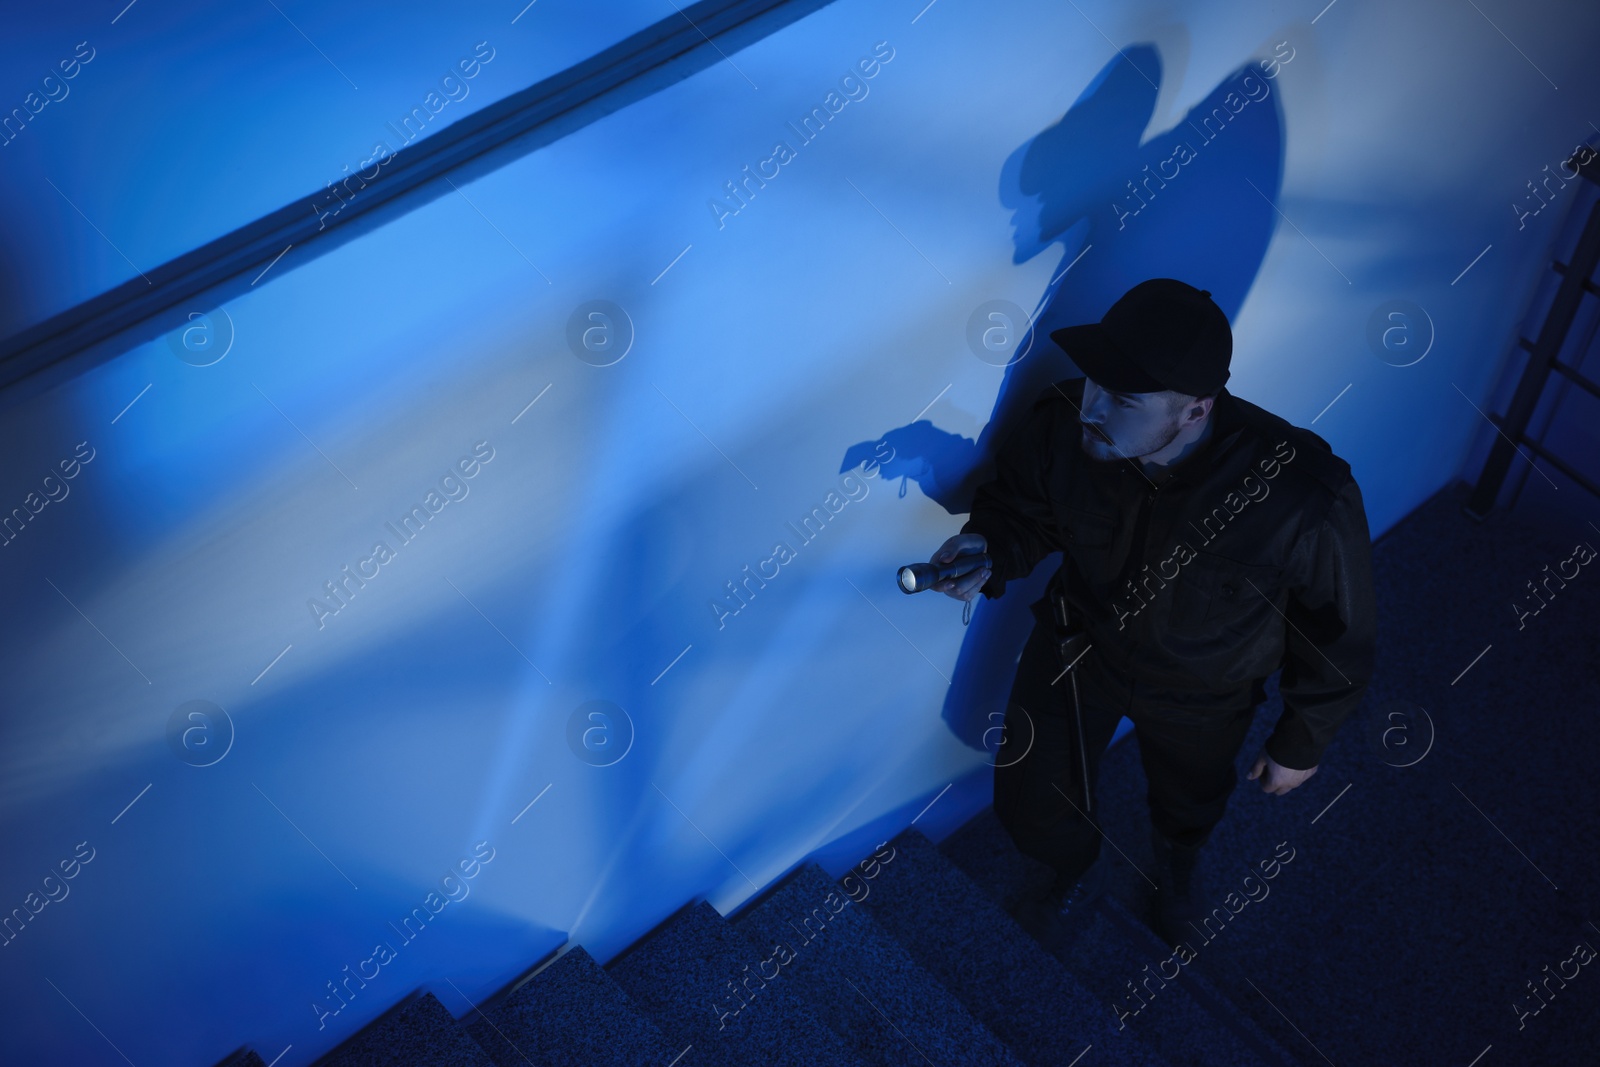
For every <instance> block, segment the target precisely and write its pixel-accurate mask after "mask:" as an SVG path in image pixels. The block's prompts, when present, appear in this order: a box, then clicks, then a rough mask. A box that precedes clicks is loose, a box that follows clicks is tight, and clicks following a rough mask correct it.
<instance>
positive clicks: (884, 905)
mask: <svg viewBox="0 0 1600 1067" xmlns="http://www.w3.org/2000/svg"><path fill="white" fill-rule="evenodd" d="M1034 866H1035V865H1034V864H1032V861H1030V860H1027V859H1024V858H1023V857H1022V856H1020V855H1018V854H1017V853H1016V852H1015V851H1014V850H1012V849H1011V848H1010V845H1009V839H1008V838H1007V837H1006V836H1005V833H1004V831H1003V830H1002V829H1001V828H1000V827H999V825H998V823H997V822H996V821H995V818H994V814H993V810H992V809H985V810H984V812H983V813H982V814H980V815H979V816H978V817H977V818H975V819H973V820H972V821H971V822H970V823H968V825H967V826H966V827H964V828H963V829H962V830H960V831H958V832H957V833H956V834H954V835H952V836H951V837H950V838H948V839H947V840H946V841H945V843H944V845H943V847H936V846H934V845H933V844H932V843H931V842H930V841H929V840H928V839H927V838H926V837H924V836H923V835H922V834H921V833H920V832H919V831H917V830H916V829H915V828H911V829H907V830H906V831H904V832H903V833H901V834H900V835H898V836H897V837H895V838H894V839H893V840H892V841H890V842H888V843H887V844H886V845H883V846H880V847H879V848H878V849H877V850H876V851H875V852H874V853H873V855H872V856H870V857H867V858H866V859H865V860H864V861H863V862H862V863H861V864H859V865H857V867H855V868H853V869H852V870H851V871H850V872H849V873H848V874H846V875H845V876H844V877H843V878H841V879H840V880H839V881H835V880H833V879H831V878H829V877H828V876H827V874H825V873H824V872H823V870H822V869H821V868H820V867H818V866H817V865H816V864H814V863H807V864H804V865H802V866H801V867H799V868H798V869H796V870H795V871H793V872H791V874H790V875H789V876H788V877H786V878H785V879H783V880H782V881H781V882H779V883H778V884H777V885H776V886H774V887H773V888H771V889H770V890H769V891H768V892H766V893H764V894H762V895H761V896H760V897H758V898H757V899H755V900H754V901H752V902H751V903H750V904H748V905H747V906H745V907H744V908H743V909H741V911H740V913H739V914H738V915H737V916H736V917H734V918H733V919H731V920H730V919H727V918H724V917H723V916H721V915H718V914H717V912H716V911H715V910H714V909H713V908H712V907H711V906H710V905H709V904H706V903H704V902H698V903H695V904H691V905H689V906H686V907H684V908H683V909H681V910H680V911H678V912H677V913H676V914H674V915H673V916H672V917H671V918H669V919H668V920H667V921H666V922H664V923H663V924H662V925H661V926H659V927H657V928H656V929H655V930H654V931H652V932H651V933H650V935H649V936H647V937H645V938H644V939H643V940H642V941H640V942H639V943H638V944H636V945H634V946H632V947H631V948H629V949H628V951H626V952H625V953H623V954H622V955H620V956H618V957H617V958H616V959H614V960H612V961H611V962H610V963H609V964H608V965H606V966H605V967H601V966H599V965H598V964H596V963H595V961H594V959H593V958H592V957H591V956H590V955H589V954H588V953H587V952H585V951H584V949H583V947H582V946H581V945H573V946H570V948H569V949H568V950H567V951H564V952H563V953H562V954H560V955H559V956H557V957H556V958H555V959H554V961H553V962H551V963H550V964H548V965H547V966H545V967H543V968H541V969H540V970H538V971H537V972H535V973H534V975H533V976H532V977H531V978H530V979H529V980H528V981H526V982H524V983H523V984H522V985H521V986H519V987H517V988H516V989H515V990H513V991H512V992H511V993H510V994H509V995H508V996H506V997H504V998H503V999H500V1000H499V1002H498V1003H491V1004H486V1005H484V1006H483V1007H481V1008H480V1009H478V1010H476V1011H474V1012H473V1013H472V1014H471V1015H469V1016H467V1017H465V1018H463V1019H461V1020H460V1021H459V1022H458V1021H457V1020H455V1019H453V1018H452V1017H451V1016H450V1014H449V1012H448V1011H447V1010H446V1009H445V1008H444V1006H443V1005H442V1004H440V1003H439V1001H438V1000H437V999H436V998H435V997H434V996H433V995H432V994H431V993H423V994H422V995H420V996H417V997H414V998H412V999H410V1000H408V1001H406V1002H405V1003H402V1004H400V1005H397V1006H396V1007H395V1008H393V1009H391V1010H390V1011H389V1012H387V1013H386V1014H385V1015H384V1016H383V1017H382V1018H380V1019H378V1020H376V1021H375V1022H373V1023H372V1024H371V1025H369V1026H368V1027H367V1028H366V1029H364V1030H363V1031H362V1032H361V1033H359V1034H357V1035H355V1036H354V1037H352V1038H350V1039H349V1040H348V1041H346V1042H345V1043H344V1044H343V1045H341V1046H340V1047H339V1048H337V1049H335V1050H334V1051H333V1052H331V1053H330V1054H328V1055H327V1056H325V1057H324V1058H323V1059H322V1060H320V1061H319V1063H320V1064H322V1065H324V1067H375V1065H379V1064H383V1065H390V1064H405V1065H417V1067H423V1065H426V1067H434V1065H437V1067H446V1065H449V1067H489V1065H498V1067H526V1065H529V1064H532V1065H537V1067H606V1065H616V1067H637V1065H639V1064H653V1065H656V1067H669V1065H671V1067H691V1065H694V1067H734V1065H736V1064H748V1063H761V1064H794V1065H796V1067H869V1065H870V1067H878V1065H884V1067H889V1065H892V1067H919V1065H926V1064H940V1065H945V1064H949V1065H958V1064H959V1065H963V1067H966V1065H976V1067H1068V1065H1073V1067H1091V1065H1094V1064H1104V1065H1123V1064H1127V1065H1138V1067H1287V1065H1292V1064H1296V1063H1298V1062H1299V1061H1297V1060H1294V1059H1292V1058H1291V1057H1290V1056H1288V1054H1287V1053H1285V1052H1284V1051H1283V1050H1282V1049H1281V1048H1279V1047H1278V1045H1277V1044H1276V1043H1275V1042H1274V1041H1273V1040H1272V1039H1271V1038H1269V1037H1267V1036H1266V1035H1265V1034H1263V1033H1262V1032H1261V1031H1260V1030H1259V1029H1258V1028H1257V1027H1256V1026H1255V1024H1253V1023H1252V1022H1251V1021H1250V1020H1249V1019H1248V1018H1246V1017H1245V1016H1244V1015H1243V1014H1242V1013H1241V1012H1240V1011H1239V1009H1238V1008H1237V1007H1236V1006H1234V1004H1233V1003H1231V1002H1230V1001H1229V1000H1228V999H1227V998H1226V997H1224V996H1221V995H1219V994H1218V993H1217V992H1216V991H1215V990H1214V989H1212V988H1211V987H1210V986H1209V985H1208V984H1206V983H1205V981H1204V979H1203V978H1201V977H1200V976H1199V975H1197V974H1195V973H1194V972H1193V970H1192V968H1184V971H1185V972H1186V973H1183V974H1181V975H1180V976H1178V977H1177V978H1176V979H1174V980H1172V981H1164V980H1162V979H1161V978H1160V977H1151V976H1152V974H1153V973H1154V969H1155V965H1156V964H1157V962H1158V961H1160V960H1162V959H1164V958H1167V957H1170V956H1171V952H1170V950H1164V949H1162V947H1161V945H1160V942H1159V941H1158V940H1157V939H1156V937H1155V935H1154V934H1153V933H1151V932H1150V930H1149V929H1148V928H1146V927H1145V926H1144V924H1143V923H1141V922H1140V921H1139V920H1137V919H1135V918H1134V917H1133V916H1132V915H1130V914H1129V913H1128V912H1127V911H1126V910H1125V909H1124V908H1123V906H1122V905H1120V904H1118V903H1117V902H1116V901H1115V900H1113V899H1112V898H1111V897H1109V896H1107V897H1106V898H1104V899H1103V900H1102V901H1101V902H1100V903H1099V904H1098V905H1097V906H1096V908H1095V909H1094V910H1093V911H1092V912H1091V913H1090V914H1088V915H1086V916H1084V917H1082V918H1081V919H1079V920H1077V921H1076V922H1075V924H1074V926H1073V928H1072V929H1071V931H1070V934H1071V936H1070V937H1069V939H1068V943H1067V944H1066V945H1065V946H1064V947H1063V949H1062V950H1061V953H1060V958H1057V957H1056V956H1052V955H1051V954H1050V953H1048V952H1046V951H1045V950H1044V948H1043V947H1042V946H1040V945H1039V943H1038V942H1036V941H1034V940H1033V939H1032V938H1030V937H1029V936H1028V935H1026V934H1025V933H1023V932H1022V930H1021V928H1020V927H1018V926H1017V925H1016V923H1015V922H1014V921H1013V920H1012V919H1011V917H1010V916H1009V915H1008V914H1007V913H1006V912H1005V910H1004V907H1003V905H1004V904H1005V903H1007V902H1008V900H1007V898H1008V897H1009V896H1011V895H1014V893H1015V891H1016V890H1017V889H1018V888H1019V887H1021V886H1022V885H1023V884H1024V883H1025V882H1029V880H1030V879H1036V878H1037V876H1038V874H1039V871H1035V870H1031V868H1032V867H1034ZM1040 870H1042V868H1041V869H1040ZM1030 884H1031V882H1030ZM1140 983H1143V984H1142V985H1140ZM1134 986H1138V988H1140V989H1141V990H1144V991H1145V992H1144V993H1143V1001H1144V1002H1143V1005H1142V1006H1141V1003H1140V1001H1139V1000H1137V999H1134V996H1133V994H1132V993H1131V992H1130V990H1131V989H1132V988H1133V987H1134ZM1150 991H1154V992H1150ZM1124 1001H1126V1004H1124V1006H1123V1009H1122V1010H1121V1011H1118V1010H1117V1009H1116V1008H1115V1007H1114V1005H1115V1004H1119V1003H1123V1002H1124ZM1135 1009H1138V1010H1137V1011H1135ZM223 1063H224V1065H225V1067H246V1065H250V1067H265V1065H264V1061H263V1060H261V1059H260V1058H259V1057H258V1056H257V1055H256V1054H255V1053H254V1052H252V1051H250V1050H241V1051H240V1052H238V1053H235V1054H234V1055H233V1056H231V1057H229V1058H228V1059H227V1060H225V1061H223Z"/></svg>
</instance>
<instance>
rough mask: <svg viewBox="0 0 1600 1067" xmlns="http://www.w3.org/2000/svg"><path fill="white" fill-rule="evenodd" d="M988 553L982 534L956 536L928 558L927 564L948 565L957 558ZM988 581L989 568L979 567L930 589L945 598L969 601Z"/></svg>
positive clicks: (986, 542)
mask: <svg viewBox="0 0 1600 1067" xmlns="http://www.w3.org/2000/svg"><path fill="white" fill-rule="evenodd" d="M987 551H989V542H988V541H986V540H985V539H984V537H983V535H982V534H956V535H955V536H954V537H952V538H950V539H949V540H948V541H946V542H945V543H944V544H942V545H940V546H939V550H938V551H937V552H935V553H934V554H933V555H932V556H931V557H929V559H928V562H929V563H949V562H950V561H951V560H953V559H955V558H956V557H957V556H972V555H981V554H982V553H984V552H987ZM988 580H989V568H988V567H980V568H979V569H978V570H975V571H973V572H972V573H971V574H963V575H962V576H961V577H959V578H946V579H945V580H944V581H942V582H935V583H934V584H933V586H932V587H931V588H933V589H936V590H938V591H939V592H941V593H943V594H945V595H946V596H950V597H954V598H955V599H957V600H971V599H972V598H973V597H975V596H977V595H978V591H979V590H980V589H982V588H983V585H984V583H985V582H987V581H988Z"/></svg>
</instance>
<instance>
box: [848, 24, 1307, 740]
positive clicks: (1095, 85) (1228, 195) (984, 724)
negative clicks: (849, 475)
mask: <svg viewBox="0 0 1600 1067" xmlns="http://www.w3.org/2000/svg"><path fill="white" fill-rule="evenodd" d="M1293 58H1294V49H1293V48H1292V47H1291V46H1290V45H1289V44H1288V42H1284V43H1281V44H1279V45H1278V46H1277V49H1276V51H1275V52H1274V55H1273V57H1272V58H1270V59H1263V60H1259V61H1254V62H1251V63H1248V64H1245V65H1243V66H1240V67H1239V68H1237V69H1236V70H1234V71H1233V72H1232V73H1231V74H1229V75H1228V77H1226V78H1224V79H1223V80H1222V81H1221V82H1220V83H1219V84H1218V85H1217V87H1216V88H1215V89H1213V90H1212V91H1211V92H1210V93H1209V94H1208V95H1207V96H1206V98H1205V99H1204V100H1202V101H1201V102H1200V103H1199V104H1197V105H1196V106H1195V107H1194V108H1192V109H1191V110H1190V111H1189V112H1188V113H1187V114H1186V115H1185V116H1184V117H1183V118H1182V119H1181V120H1180V121H1178V122H1177V123H1175V124H1174V125H1173V127H1172V128H1171V129H1169V130H1166V131H1164V132H1162V133H1159V134H1156V135H1154V136H1153V137H1151V138H1150V139H1149V140H1148V141H1146V142H1144V143H1143V144H1140V143H1139V137H1140V134H1141V133H1142V132H1143V131H1144V129H1145V127H1146V126H1147V125H1148V124H1149V121H1150V117H1151V115H1152V114H1153V112H1154V110H1155V105H1156V99H1157V96H1158V95H1159V89H1160V83H1161V60H1160V57H1159V56H1158V55H1157V53H1156V49H1155V47H1154V45H1151V44H1141V45H1136V46H1133V47H1130V48H1126V49H1123V50H1122V52H1121V54H1120V55H1119V56H1118V57H1117V58H1116V59H1113V60H1112V61H1111V62H1109V63H1108V64H1107V65H1106V66H1105V67H1104V68H1102V69H1101V71H1100V73H1099V74H1098V75H1096V76H1095V78H1094V80H1093V81H1092V82H1091V83H1090V84H1089V86H1088V88H1086V89H1085V90H1084V91H1083V93H1082V94H1081V95H1080V96H1079V97H1078V99H1077V100H1076V101H1075V102H1074V103H1073V104H1072V106H1071V107H1070V108H1068V109H1067V112H1066V114H1065V115H1063V116H1062V117H1061V119H1060V121H1058V122H1056V123H1055V124H1054V125H1053V126H1050V127H1048V128H1047V129H1045V130H1043V131H1041V132H1040V133H1039V134H1038V135H1036V136H1035V137H1033V138H1032V139H1030V140H1029V141H1028V142H1027V143H1026V144H1024V145H1022V146H1021V147H1019V148H1018V149H1017V150H1016V151H1015V152H1013V153H1012V154H1011V156H1010V157H1009V158H1008V159H1007V160H1006V163H1005V166H1004V167H1003V168H1002V169H1001V173H1000V201H1001V203H1002V204H1004V205H1005V206H1006V207H1008V208H1011V209H1012V211H1013V215H1012V224H1013V227H1014V231H1013V236H1012V240H1013V243H1014V244H1015V246H1016V250H1015V254H1014V255H1013V257H1012V261H1013V262H1015V263H1022V262H1025V261H1027V260H1029V259H1032V258H1033V257H1034V256H1037V255H1039V254H1041V253H1042V252H1044V251H1045V250H1046V249H1047V248H1049V247H1050V246H1051V245H1053V244H1056V243H1057V242H1059V243H1060V245H1061V260H1060V266H1059V268H1058V269H1057V270H1056V271H1055V272H1054V273H1053V275H1052V278H1051V281H1050V284H1049V285H1048V286H1047V287H1046V289H1045V291H1044V293H1043V295H1041V297H1040V298H1039V302H1038V304H1037V305H1036V307H1035V309H1034V312H1033V314H1032V321H1031V324H1030V325H1029V327H1028V329H1027V331H1026V332H1025V333H1024V334H1023V335H1022V337H1021V339H1020V342H1019V343H1018V344H1017V345H1016V347H1015V348H1014V349H1012V350H1011V351H1012V352H1013V353H1014V352H1020V353H1022V354H1023V355H1022V356H1021V357H1020V358H1017V357H1015V356H1012V361H1011V362H1010V363H1009V364H1007V365H1006V370H1005V377H1004V380H1003V381H1002V382H1001V386H1000V392H999V395H998V397H997V398H996V400H995V407H994V411H993V412H992V413H991V415H990V418H989V422H988V425H987V426H985V427H984V429H983V431H982V432H981V433H980V434H979V436H978V439H977V440H976V441H973V440H971V439H970V438H965V437H961V436H958V435H956V434H952V433H948V432H946V431H944V430H941V429H939V428H938V427H936V426H934V425H933V423H932V422H930V421H928V420H926V419H922V420H919V421H917V422H914V423H912V424H910V425H909V426H899V427H896V428H894V429H891V430H889V431H887V432H886V433H884V435H883V438H882V439H883V440H887V441H888V442H889V443H890V444H891V445H892V446H893V447H894V455H895V459H894V460H892V461H891V462H889V463H887V464H884V466H883V468H882V470H883V473H884V475H885V476H886V477H888V478H902V479H914V480H915V481H916V482H917V485H918V486H919V487H920V488H921V489H922V492H923V493H924V494H925V495H926V496H928V497H929V498H930V499H932V500H934V501H936V502H937V503H939V504H940V505H941V506H942V507H943V508H944V509H945V510H946V511H948V512H950V513H951V514H952V515H960V514H965V513H966V512H968V511H970V509H971V506H972V498H973V493H974V491H975V490H976V488H977V486H978V485H980V484H982V483H983V482H984V481H986V480H988V479H989V478H991V477H993V457H994V453H995V451H996V450H997V448H998V447H999V445H1000V444H1001V443H1002V442H1003V441H1004V440H1005V438H1006V436H1007V434H1008V433H1009V431H1010V429H1011V427H1012V426H1014V425H1015V423H1016V421H1017V419H1018V418H1019V416H1020V415H1022V414H1023V413H1025V412H1026V411H1027V410H1028V408H1029V406H1030V405H1031V404H1032V402H1033V400H1034V399H1035V398H1036V397H1037V396H1038V395H1039V393H1040V391H1041V390H1043V389H1044V388H1046V387H1047V386H1048V385H1049V383H1051V382H1052V381H1056V380H1059V379H1061V378H1066V377H1073V376H1075V375H1078V374H1081V371H1077V370H1075V369H1074V368H1073V367H1072V364H1071V362H1070V361H1069V360H1068V359H1067V358H1066V356H1065V354H1064V353H1063V352H1062V351H1061V349H1060V348H1059V347H1058V346H1057V345H1056V344H1055V343H1054V342H1052V341H1050V340H1049V334H1050V331H1052V330H1056V329H1060V328H1061V327H1063V326H1071V325H1075V324H1077V323H1083V322H1096V321H1099V319H1100V317H1101V316H1102V315H1103V314H1105V312H1106V309H1107V308H1109V307H1110V306H1111V305H1112V304H1113V303H1115V302H1116V299H1117V298H1118V297H1120V296H1121V295H1122V294H1123V293H1124V292H1126V291H1127V290H1128V289H1129V288H1131V287H1132V286H1134V285H1135V284H1137V283H1138V282H1141V281H1143V280H1144V279H1146V278H1162V277H1168V278H1179V279H1182V280H1183V281H1186V282H1188V283H1189V284H1191V285H1194V286H1196V287H1197V288H1201V289H1209V290H1210V291H1211V294H1212V297H1213V299H1215V300H1216V302H1217V304H1218V306H1220V307H1221V308H1222V310H1223V312H1224V313H1226V314H1227V316H1228V319H1229V321H1230V322H1231V321H1232V320H1233V319H1234V318H1235V317H1236V316H1237V314H1238V311H1239V308H1240V306H1241V305H1242V304H1243V303H1244V297H1245V294H1246V293H1247V292H1248V291H1249V289H1250V285H1251V283H1252V282H1253V281H1254V279H1255V276H1256V272H1257V271H1258V270H1259V269H1260V266H1261V261H1262V259H1263V257H1264V256H1265V255H1266V250H1267V244H1268V241H1269V240H1270V239H1271V236H1272V231H1273V226H1274V221H1275V218H1276V209H1275V208H1274V206H1273V202H1274V200H1275V198H1276V197H1277V195H1278V188H1279V183H1280V180H1281V178H1282V173H1283V155H1284V152H1283V140H1284V131H1283V112H1282V109H1281V108H1280V107H1279V106H1278V99H1277V95H1276V94H1275V93H1274V92H1273V85H1272V82H1273V79H1274V78H1276V77H1277V75H1278V72H1279V70H1280V69H1281V68H1282V66H1283V65H1284V64H1286V63H1289V62H1291V61H1292V60H1293ZM1080 256H1081V258H1080ZM1036 339H1037V350H1035V349H1036V343H1035V342H1036ZM875 444H876V442H872V441H868V442H862V443H860V444H856V445H852V446H851V447H850V448H849V449H848V450H846V452H845V456H844V462H843V464H842V465H841V467H840V470H841V471H844V470H850V469H851V468H853V467H855V466H857V465H858V464H860V463H861V462H863V461H864V460H866V459H868V458H869V457H870V456H871V453H872V449H873V447H874V445H875ZM902 488H903V485H902ZM952 532H953V531H952ZM932 548H933V546H929V551H930V552H931V551H932ZM1059 560H1060V556H1059V554H1054V555H1052V556H1050V557H1048V558H1047V560H1046V561H1045V562H1046V563H1047V565H1046V566H1042V567H1036V568H1035V569H1034V572H1033V576H1032V577H1031V578H1030V579H1029V580H1028V581H1026V582H1013V583H1011V585H1010V586H1008V590H1009V594H1010V595H1007V596H1003V597H1001V598H1000V599H999V600H996V601H994V602H992V603H989V604H986V606H985V609H984V610H982V611H975V612H974V613H973V620H972V626H971V630H972V632H971V634H970V635H969V636H968V638H967V640H966V641H964V642H963V644H962V649H961V653H960V655H959V657H958V659H957V662H956V672H955V674H954V676H953V680H952V683H951V686H950V689H949V691H948V693H947V695H946V697H945V707H944V718H945V721H946V723H947V724H948V725H949V727H950V729H951V730H952V731H953V732H954V733H955V735H956V736H957V737H959V738H961V740H962V741H963V742H964V743H966V744H967V745H970V746H971V747H973V748H983V749H986V750H989V751H994V750H995V749H996V748H997V747H998V741H999V731H998V730H997V729H995V727H997V726H998V724H999V723H1000V721H1001V719H1002V717H1003V715H1004V712H1005V704H1006V699H1007V696H1008V694H1009V692H1010V688H1011V678H1012V674H1013V672H1014V669H1015V666H1016V660H1017V657H1018V655H1020V653H1021V650H1022V645H1023V642H1024V641H1025V640H1026V638H1027V635H1028V632H1029V630H1030V629H1031V628H1032V626H1033V621H1034V620H1033V616H1032V613H1031V612H1030V611H1029V610H1028V608H1029V605H1030V604H1031V603H1032V602H1033V601H1035V600H1037V599H1038V598H1039V597H1040V596H1041V595H1042V594H1043V589H1044V585H1045V583H1046V582H1047V580H1048V578H1049V576H1050V574H1051V573H1052V572H1053V571H1054V570H1055V565H1056V563H1057V562H1059ZM986 739H987V741H989V742H992V743H991V744H986V743H985V741H986Z"/></svg>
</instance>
